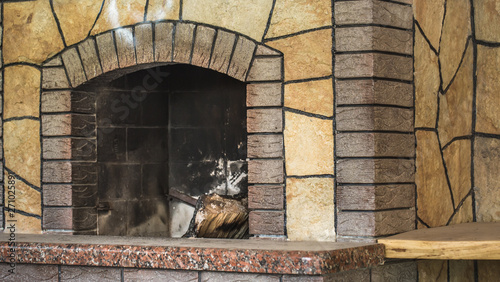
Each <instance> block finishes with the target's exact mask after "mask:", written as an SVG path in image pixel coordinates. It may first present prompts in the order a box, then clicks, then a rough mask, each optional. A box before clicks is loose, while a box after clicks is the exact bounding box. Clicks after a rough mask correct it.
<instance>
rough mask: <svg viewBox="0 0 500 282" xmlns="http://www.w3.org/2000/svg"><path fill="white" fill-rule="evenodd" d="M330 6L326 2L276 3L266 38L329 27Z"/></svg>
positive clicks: (330, 19)
mask: <svg viewBox="0 0 500 282" xmlns="http://www.w3.org/2000/svg"><path fill="white" fill-rule="evenodd" d="M331 5H332V3H331V1H328V0H319V1H309V0H299V1H287V0H278V1H276V4H275V6H274V10H273V15H272V18H271V25H270V26H269V30H268V32H267V34H266V38H272V37H278V36H283V35H287V34H292V33H296V32H300V31H303V30H308V29H314V28H318V27H323V26H329V25H331V24H332V7H331Z"/></svg>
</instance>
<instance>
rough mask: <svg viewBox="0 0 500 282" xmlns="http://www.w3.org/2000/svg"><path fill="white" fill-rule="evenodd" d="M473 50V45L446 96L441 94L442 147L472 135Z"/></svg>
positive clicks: (439, 125) (468, 49) (439, 127)
mask: <svg viewBox="0 0 500 282" xmlns="http://www.w3.org/2000/svg"><path fill="white" fill-rule="evenodd" d="M472 49H473V48H472V45H470V47H469V48H467V51H466V54H465V58H464V60H463V63H462V65H461V67H460V69H459V70H458V73H457V76H456V77H455V79H454V80H453V83H452V84H451V86H450V88H449V89H448V91H447V92H446V94H445V95H441V94H439V97H440V99H439V103H440V104H439V122H438V132H439V138H440V141H441V145H442V146H444V145H445V144H448V142H450V141H451V140H452V139H453V138H455V137H458V136H465V135H470V134H471V133H472V98H473V88H474V87H473V60H474V57H473V52H472ZM499 117H500V115H499Z"/></svg>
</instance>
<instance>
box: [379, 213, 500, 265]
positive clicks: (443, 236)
mask: <svg viewBox="0 0 500 282" xmlns="http://www.w3.org/2000/svg"><path fill="white" fill-rule="evenodd" d="M378 242H379V243H381V244H384V245H385V252H386V258H403V259H440V260H498V259H500V222H491V223H489V222H485V223H479V222H473V223H462V224H457V225H451V226H444V227H435V228H426V229H419V230H414V231H410V232H406V233H403V234H398V235H395V236H391V237H387V238H384V239H379V240H378Z"/></svg>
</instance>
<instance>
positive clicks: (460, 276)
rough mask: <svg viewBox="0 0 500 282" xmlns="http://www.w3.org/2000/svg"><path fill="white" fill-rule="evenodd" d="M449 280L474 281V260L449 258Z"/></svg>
mask: <svg viewBox="0 0 500 282" xmlns="http://www.w3.org/2000/svg"><path fill="white" fill-rule="evenodd" d="M448 265H449V268H450V281H474V261H472V260H450V261H448Z"/></svg>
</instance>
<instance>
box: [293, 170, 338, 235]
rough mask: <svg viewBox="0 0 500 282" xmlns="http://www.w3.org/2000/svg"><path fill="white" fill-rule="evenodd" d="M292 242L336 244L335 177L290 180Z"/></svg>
mask: <svg viewBox="0 0 500 282" xmlns="http://www.w3.org/2000/svg"><path fill="white" fill-rule="evenodd" d="M286 182H287V183H286V200H287V202H286V203H287V209H286V213H287V233H288V239H290V240H299V241H334V240H335V230H334V221H335V217H334V213H335V210H334V200H333V187H334V179H333V178H307V179H293V178H288V179H287V181H286Z"/></svg>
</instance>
